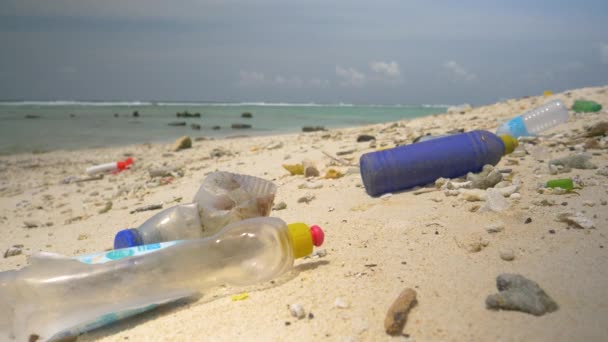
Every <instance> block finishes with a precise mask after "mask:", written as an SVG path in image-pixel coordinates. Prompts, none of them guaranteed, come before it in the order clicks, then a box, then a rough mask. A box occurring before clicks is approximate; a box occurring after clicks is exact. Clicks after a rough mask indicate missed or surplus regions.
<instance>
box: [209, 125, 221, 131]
mask: <svg viewBox="0 0 608 342" xmlns="http://www.w3.org/2000/svg"><path fill="white" fill-rule="evenodd" d="M220 128H222V127H220V126H213V127H211V129H212V130H214V131H217V130H218V129H220Z"/></svg>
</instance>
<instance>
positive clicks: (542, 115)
mask: <svg viewBox="0 0 608 342" xmlns="http://www.w3.org/2000/svg"><path fill="white" fill-rule="evenodd" d="M568 117H569V116H568V108H566V105H564V103H563V102H562V101H560V100H553V101H551V102H547V103H545V104H544V105H542V106H540V107H536V108H534V109H531V110H529V111H527V112H525V113H523V114H521V115H519V116H516V117H514V118H513V119H511V120H509V121H507V122H505V123H503V124H502V125H501V126H500V127H498V130H496V134H497V135H510V136H512V137H514V138H518V137H527V136H535V135H537V134H538V133H540V132H542V131H544V130H547V129H549V128H552V127H555V126H557V125H559V124H561V123H564V122H566V121H568Z"/></svg>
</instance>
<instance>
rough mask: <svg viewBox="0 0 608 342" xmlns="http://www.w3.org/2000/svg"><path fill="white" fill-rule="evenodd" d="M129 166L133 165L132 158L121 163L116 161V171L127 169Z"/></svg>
mask: <svg viewBox="0 0 608 342" xmlns="http://www.w3.org/2000/svg"><path fill="white" fill-rule="evenodd" d="M131 164H133V158H128V159H125V160H123V161H117V162H116V168H117V169H118V171H122V170H124V169H126V168H128V167H129V166H130V165H131Z"/></svg>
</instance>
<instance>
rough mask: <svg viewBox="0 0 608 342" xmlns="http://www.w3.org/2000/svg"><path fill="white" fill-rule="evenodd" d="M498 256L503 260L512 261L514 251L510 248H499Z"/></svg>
mask: <svg viewBox="0 0 608 342" xmlns="http://www.w3.org/2000/svg"><path fill="white" fill-rule="evenodd" d="M499 255H500V258H501V259H502V260H504V261H512V260H513V259H515V253H514V252H513V250H511V249H505V250H501V251H500V252H499Z"/></svg>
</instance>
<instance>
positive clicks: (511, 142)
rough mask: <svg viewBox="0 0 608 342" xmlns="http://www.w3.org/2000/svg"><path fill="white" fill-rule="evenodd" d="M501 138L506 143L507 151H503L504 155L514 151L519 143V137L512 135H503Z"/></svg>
mask: <svg viewBox="0 0 608 342" xmlns="http://www.w3.org/2000/svg"><path fill="white" fill-rule="evenodd" d="M500 139H502V142H503V143H504V144H505V152H504V153H503V155H507V154H509V153H511V152H513V151H514V150H515V148H516V147H517V145H518V144H519V143H518V142H517V139H515V138H513V137H512V136H510V135H501V136H500Z"/></svg>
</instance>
